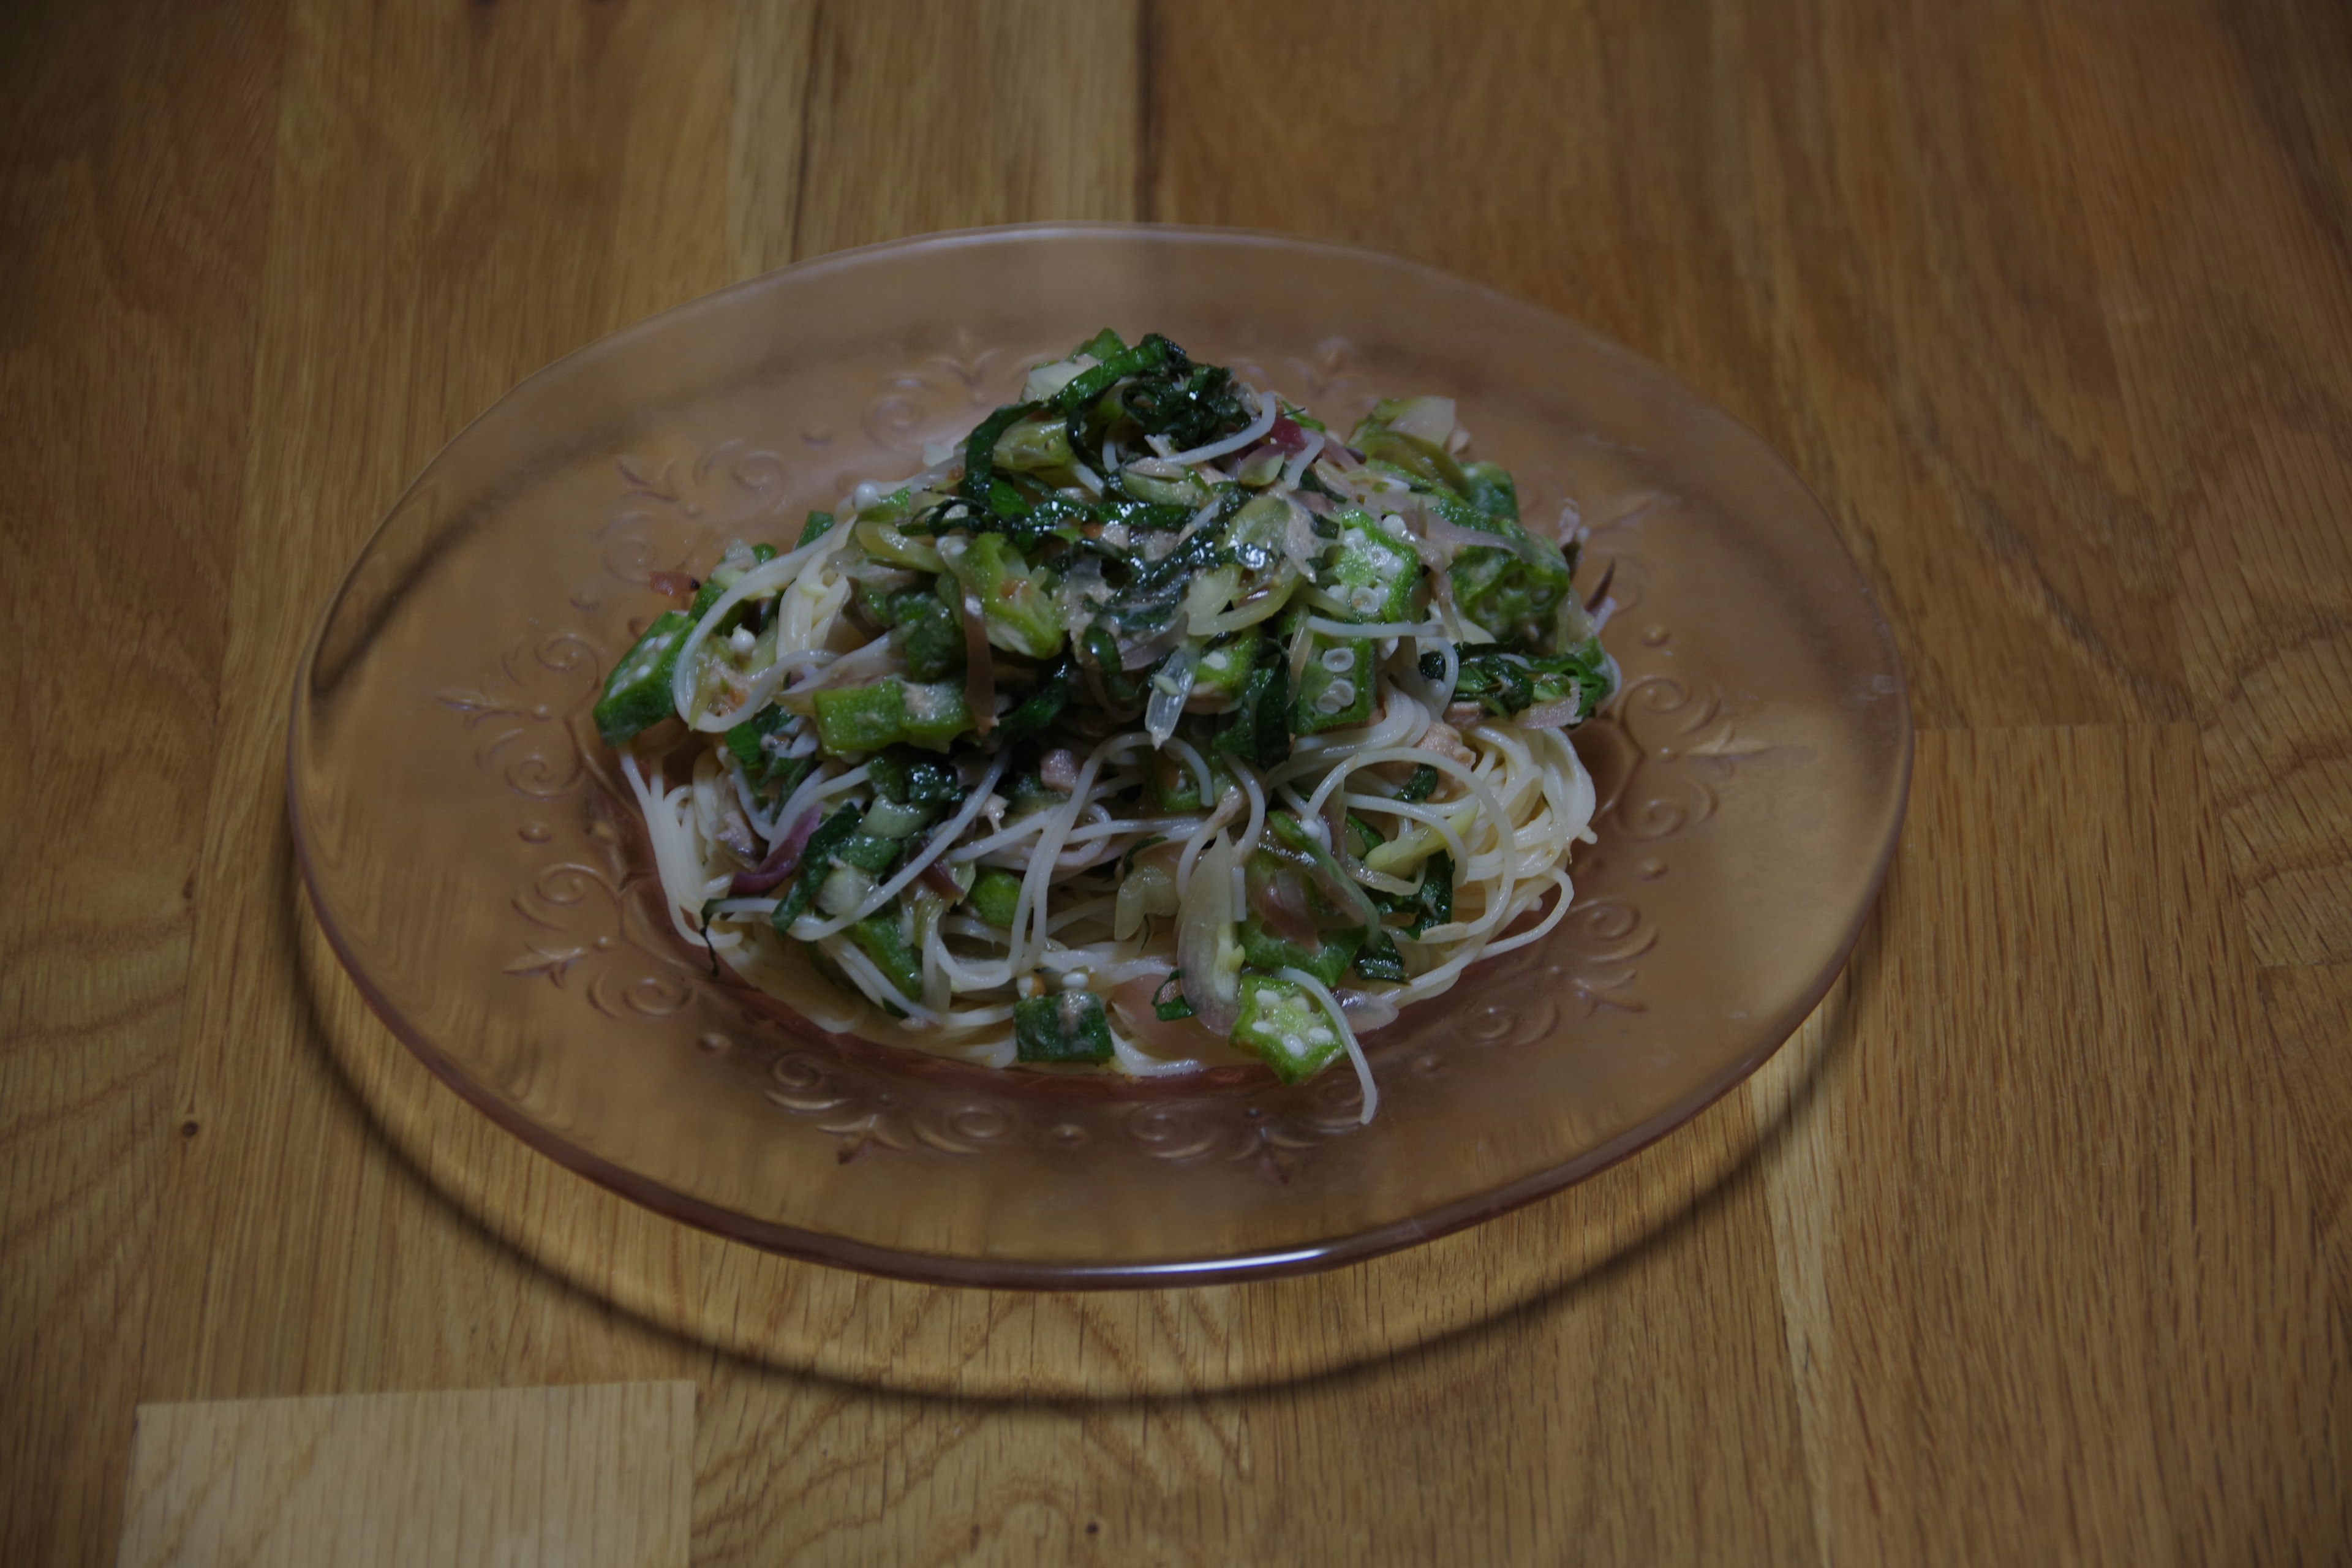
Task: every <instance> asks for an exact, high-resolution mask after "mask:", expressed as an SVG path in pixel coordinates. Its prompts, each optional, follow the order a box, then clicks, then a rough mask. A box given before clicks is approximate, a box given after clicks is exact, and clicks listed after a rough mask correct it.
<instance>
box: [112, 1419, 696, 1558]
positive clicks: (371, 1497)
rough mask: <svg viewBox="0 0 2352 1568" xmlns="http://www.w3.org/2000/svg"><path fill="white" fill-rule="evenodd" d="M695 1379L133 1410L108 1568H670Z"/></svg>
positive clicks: (680, 1537)
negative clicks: (126, 1474) (246, 1567)
mask: <svg viewBox="0 0 2352 1568" xmlns="http://www.w3.org/2000/svg"><path fill="white" fill-rule="evenodd" d="M693 1450H694V1385H693V1384H690V1383H625V1384H604V1385H603V1386H599V1387H587V1388H508V1389H479V1390H473V1391H468V1392H463V1393H451V1394H332V1395H327V1396H323V1397H320V1398H314V1399H231V1400H216V1401H210V1402H205V1403H200V1404H190V1405H142V1406H141V1407H140V1410H139V1431H138V1437H137V1440H136V1442H135V1443H134V1445H133V1447H132V1448H131V1487H130V1493H131V1496H130V1504H129V1517H128V1521H127V1523H126V1524H125V1526H124V1529H123V1532H122V1549H121V1552H120V1554H119V1555H118V1556H117V1557H116V1559H115V1561H116V1563H117V1564H118V1565H119V1568H199V1565H202V1564H210V1563H240V1564H250V1565H252V1568H298V1565H302V1564H309V1563H368V1564H381V1565H382V1568H408V1565H412V1564H413V1565H415V1568H428V1565H429V1568H467V1565H469V1564H475V1563H479V1564H484V1565H486V1568H487V1565H489V1564H499V1565H501V1568H509V1565H510V1568H541V1565H544V1568H599V1565H600V1564H610V1565H611V1568H659V1565H662V1564H670V1565H673V1568H685V1564H686V1562H687V1552H688V1540H689V1538H690V1533H691V1524H692V1520H693V1494H694V1471H693V1465H692V1458H693Z"/></svg>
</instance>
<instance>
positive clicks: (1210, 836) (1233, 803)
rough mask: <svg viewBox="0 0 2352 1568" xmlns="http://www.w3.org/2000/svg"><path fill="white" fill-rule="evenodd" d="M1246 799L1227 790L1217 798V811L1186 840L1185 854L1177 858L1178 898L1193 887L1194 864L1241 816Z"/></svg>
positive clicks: (1238, 793)
mask: <svg viewBox="0 0 2352 1568" xmlns="http://www.w3.org/2000/svg"><path fill="white" fill-rule="evenodd" d="M1245 798H1246V797H1245V796H1244V795H1243V794H1242V792H1241V791H1239V790H1237V789H1228V790H1226V791H1225V793H1224V794H1223V795H1219V796H1218V797H1217V809H1216V810H1214V811H1213V812H1211V813H1209V815H1208V816H1207V817H1205V818H1204V819H1203V820H1202V823H1201V826H1198V827H1196V828H1194V829H1193V830H1192V837H1189V838H1187V839H1185V840H1184V852H1183V853H1182V854H1181V855H1179V856H1177V857H1176V895H1177V897H1179V898H1181V897H1183V895H1184V890H1185V889H1187V888H1190V887H1191V886H1192V863H1193V862H1194V861H1195V860H1198V859H1199V858H1201V852H1202V850H1204V849H1206V848H1207V847H1209V846H1210V844H1211V843H1212V842H1213V841H1214V840H1215V838H1216V837H1217V835H1218V834H1219V833H1221V832H1223V830H1224V826H1225V824H1226V823H1228V822H1231V821H1232V820H1233V819H1234V817H1236V816H1240V815H1241V811H1242V804H1243V802H1244V799H1245Z"/></svg>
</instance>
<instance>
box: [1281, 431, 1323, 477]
mask: <svg viewBox="0 0 2352 1568" xmlns="http://www.w3.org/2000/svg"><path fill="white" fill-rule="evenodd" d="M1300 428H1301V429H1303V430H1305V431H1306V432H1307V445H1306V447H1304V448H1302V449H1301V450H1300V451H1299V452H1298V453H1297V455H1296V456H1294V457H1293V458H1291V459H1290V461H1289V462H1287V463H1286V464H1284V465H1283V468H1282V488H1283V489H1290V490H1295V489H1297V488H1298V481H1299V480H1301V479H1305V478H1306V477H1307V467H1308V465H1310V464H1312V463H1313V462H1314V461H1315V458H1316V456H1317V455H1318V453H1320V452H1321V451H1322V450H1323V441H1324V435H1323V432H1322V431H1320V430H1318V429H1316V428H1315V427H1314V426H1300Z"/></svg>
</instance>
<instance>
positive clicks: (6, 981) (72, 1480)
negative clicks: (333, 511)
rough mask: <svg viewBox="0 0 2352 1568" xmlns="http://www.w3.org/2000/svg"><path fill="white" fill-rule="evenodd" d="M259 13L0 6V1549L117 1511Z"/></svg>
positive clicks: (229, 501)
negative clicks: (4, 742) (1, 835)
mask: <svg viewBox="0 0 2352 1568" xmlns="http://www.w3.org/2000/svg"><path fill="white" fill-rule="evenodd" d="M277 73H278V7H277V6H276V5H270V4H266V3H265V4H254V5H239V6H214V7H205V8H201V9H198V8H191V7H185V6H174V5H134V4H107V5H80V6H73V7H63V6H51V7H47V8H46V9H42V8H37V7H29V6H16V7H9V8H8V9H7V11H6V13H5V16H0V149H5V155H0V410H5V414H6V417H5V419H0V464H5V468H6V470H7V472H8V475H9V479H10V483H9V489H8V496H7V500H6V501H5V503H0V540H5V552H6V558H7V560H8V563H9V564H8V566H7V568H6V569H5V571H0V668H5V670H6V671H7V672H8V674H7V677H6V678H5V680H0V725H5V729H6V731H7V733H8V735H9V736H10V737H11V744H9V745H8V746H6V747H5V748H0V818H5V821H6V822H7V824H8V831H7V833H6V835H5V840H0V887H5V889H7V893H6V896H5V899H0V1031H5V1034H0V1255H5V1267H0V1477H5V1478H6V1482H5V1486H0V1561H4V1562H7V1563H39V1562H54V1563H68V1562H84V1563H88V1562H96V1561H101V1560H102V1553H103V1552H104V1549H105V1543H106V1542H107V1541H108V1540H109V1538H110V1532H111V1530H112V1527H113V1521H115V1519H116V1518H118V1517H119V1515H120V1513H121V1477H122V1465H121V1457H122V1454H123V1452H124V1450H125V1447H127V1445H128V1442H129V1438H130V1420H131V1405H132V1404H133V1402H134V1401H135V1400H136V1398H137V1395H138V1384H139V1376H140V1371H139V1368H140V1358H141V1351H142V1346H141V1336H142V1329H143V1327H144V1324H145V1321H146V1317H147V1310H148V1302H149V1300H150V1291H151V1281H150V1274H149V1269H148V1254H149V1250H150V1248H151V1247H152V1243H153V1240H154V1237H155V1233H156V1226H157V1223H158V1206H159V1205H158V1201H157V1200H158V1194H159V1191H160V1187H161V1184H162V1182H163V1177H164V1174H165V1173H166V1172H167V1171H168V1169H169V1164H170V1145H171V1144H173V1143H175V1142H178V1141H179V1137H180V1131H179V1121H180V1118H179V1117H178V1116H176V1115H175V1114H174V1110H173V1100H172V1089H173V1081H172V1080H173V1058H172V1045H173V1040H174V1038H175V1037H176V1036H177V1034H178V1031H179V1026H180V1021H181V1012H182V999H183V994H184V981H185V975H186V971H187V966H188V962H189V951H190V946H191V942H192V941H193V938H194V931H195V929H196V925H197V921H198V920H199V919H200V915H201V910H202V909H203V907H204V900H205V889H203V888H202V886H201V885H200V882H199V879H198V878H197V876H196V869H197V849H198V845H199V842H200V839H201V837H202V831H203V823H204V811H205V797H204V781H205V777H206V775H207V773H209V771H210V767H211V762H212V758H213V754H214V741H213V734H212V720H213V715H214V711H215V707H216V705H217V703H218V701H219V697H220V687H219V675H220V666H221V658H222V652H223V647H224V644H225V642H226V637H227V635H228V631H227V626H226V620H225V617H224V616H223V613H222V612H223V597H224V592H225V589H226V582H227V570H228V559H229V546H230V537H229V535H230V526H231V524H230V520H232V519H233V518H234V517H235V516H236V510H237V505H238V496H239V491H240V486H241V482H242V478H243V475H242V465H241V457H240V455H241V453H242V450H243V447H244V441H245V436H246V430H247V404H248V395H249V391H250V387H251V382H252V365H253V344H254V332H255V319H256V314H257V309H258V303H259V294H260V284H261V269H262V247H261V240H262V235H263V233H264V230H265V228H266V226H267V221H268V198H269V172H270V165H271V142H270V137H269V134H268V124H269V121H270V118H271V115H272V114H273V112H274V107H275V103H276V94H277Z"/></svg>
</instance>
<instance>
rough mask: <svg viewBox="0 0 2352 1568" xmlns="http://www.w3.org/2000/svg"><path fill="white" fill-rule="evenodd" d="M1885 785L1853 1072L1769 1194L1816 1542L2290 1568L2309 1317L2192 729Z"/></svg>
mask: <svg viewBox="0 0 2352 1568" xmlns="http://www.w3.org/2000/svg"><path fill="white" fill-rule="evenodd" d="M1919 763H1920V765H1919V771H1918V774H1917V778H1918V784H1917V786H1916V791H1915V793H1914V796H1913V806H1912V816H1911V819H1910V823H1909V826H1908V828H1907V831H1906V840H1905V844H1904V847H1903V850H1902V852H1901V854H1900V855H1899V856H1898V858H1897V860H1896V864H1895V873H1894V876H1893V878H1892V879H1891V880H1890V882H1889V885H1888V888H1887V891H1886V895H1885V914H1884V918H1883V921H1882V935H1883V947H1882V949H1881V952H1879V953H1878V954H1876V955H1875V956H1874V961H1873V962H1872V963H1870V964H1869V965H1868V967H1867V968H1866V969H1864V972H1863V973H1864V975H1865V976H1866V978H1864V979H1861V980H1858V981H1857V984H1856V997H1855V1005H1856V1006H1857V1008H1858V1009H1860V1010H1861V1012H1862V1013H1863V1014H1864V1021H1863V1022H1862V1024H1861V1025H1860V1026H1859V1027H1858V1028H1857V1030H1856V1032H1855V1035H1854V1037H1853V1038H1854V1042H1855V1048H1854V1049H1853V1051H1852V1052H1851V1053H1850V1054H1849V1055H1848V1057H1847V1058H1845V1059H1844V1060H1842V1061H1839V1062H1837V1063H1836V1064H1835V1065H1834V1067H1833V1069H1832V1070H1831V1071H1829V1072H1827V1073H1826V1074H1825V1075H1824V1076H1823V1078H1822V1082H1821V1085H1820V1088H1819V1090H1818V1093H1817V1096H1816V1099H1815V1101H1814V1103H1813V1104H1811V1106H1809V1107H1808V1108H1807V1109H1806V1110H1805V1111H1804V1112H1803V1114H1802V1115H1801V1118H1800V1120H1799V1121H1798V1123H1797V1129H1798V1131H1797V1134H1796V1137H1795V1139H1794V1140H1793V1146H1792V1148H1791V1151H1790V1157H1789V1158H1788V1159H1787V1160H1786V1161H1785V1162H1782V1163H1779V1164H1778V1165H1776V1166H1775V1168H1774V1170H1773V1173H1772V1176H1771V1178H1770V1185H1771V1190H1772V1194H1773V1207H1774V1211H1775V1227H1776V1233H1777V1235H1778V1237H1779V1238H1780V1247H1781V1254H1782V1256H1781V1271H1780V1280H1781V1289H1782V1292H1783V1297H1784V1300H1785V1302H1786V1304H1787V1313H1788V1321H1789V1325H1790V1355H1791V1360H1792V1363H1793V1364H1794V1365H1796V1366H1797V1367H1798V1368H1799V1370H1800V1375H1801V1381H1802V1384H1803V1394H1804V1401H1803V1402H1804V1409H1805V1415H1806V1422H1805V1427H1806V1431H1805V1440H1806V1448H1807V1453H1808V1457H1809V1460H1810V1463H1811V1469H1812V1473H1813V1476H1814V1479H1815V1483H1816V1485H1817V1486H1818V1487H1820V1488H1821V1489H1822V1495H1821V1498H1820V1501H1819V1503H1818V1505H1817V1506H1818V1508H1819V1510H1820V1512H1821V1515H1822V1519H1823V1521H1824V1530H1823V1536H1824V1542H1825V1544H1826V1546H1827V1548H1828V1550H1829V1552H1830V1553H1831V1554H1832V1556H1833V1557H1852V1558H1853V1559H1854V1560H1856V1561H1863V1562H1874V1563H1909V1562H1930V1561H1948V1560H1952V1559H1954V1558H1958V1559H1960V1560H1965V1561H1979V1562H2025V1561H2050V1560H2053V1559H2055V1560H2077V1561H2079V1560H2098V1561H2128V1562H2134V1563H2166V1562H2188V1563H2197V1562H2221V1561H2237V1562H2249V1561H2278V1562H2291V1561H2315V1560H2320V1559H2322V1558H2325V1557H2326V1555H2328V1554H2329V1552H2330V1550H2331V1547H2330V1543H2331V1542H2334V1543H2336V1544H2340V1543H2341V1542H2342V1541H2343V1540H2345V1539H2346V1536H2345V1533H2344V1531H2345V1526H2346V1524H2347V1519H2352V1515H2347V1508H2352V1447H2347V1444H2352V1424H2347V1415H2352V1407H2347V1404H2346V1392H2347V1384H2346V1378H2345V1366H2346V1362H2345V1348H2346V1347H2345V1342H2344V1338H2343V1324H2342V1321H2341V1320H2340V1318H2339V1317H2338V1315H2337V1314H2336V1312H2335V1311H2334V1310H2333V1309H2332V1306H2331V1303H2330V1301H2329V1300H2328V1296H2327V1292H2326V1279H2325V1275H2324V1272H2323V1265H2322V1263H2321V1260H2320V1259H2319V1258H2318V1257H2317V1256H2316V1248H2315V1240H2314V1237H2313V1234H2312V1227H2311V1225H2310V1223H2309V1208H2310V1205H2311V1202H2312V1196H2311V1194H2312V1187H2311V1184H2310V1182H2309V1179H2308V1178H2307V1176H2306V1174H2305V1164H2304V1162H2303V1159H2302V1157H2301V1154H2300V1152H2299V1150H2298V1149H2297V1147H2296V1146H2295V1144H2294V1141H2293V1140H2292V1139H2283V1138H2281V1137H2280V1136H2279V1131H2280V1130H2281V1129H2282V1128H2283V1127H2284V1126H2285V1125H2287V1124H2288V1122H2289V1121H2290V1099H2289V1086H2288V1084H2287V1083H2286V1082H2285V1081H2284V1080H2283V1079H2282V1077H2281V1074H2280V1072H2279V1070H2278V1060H2277V1058H2275V1057H2274V1056H2273V1053H2272V1052H2271V1051H2269V1050H2268V1049H2266V1048H2265V1047H2264V1042H2263V1038H2262V1034H2261V1030H2260V1026H2259V1023H2258V1020H2257V1018H2256V1016H2255V1013H2254V1006H2255V1001H2256V998H2255V989H2254V976H2253V971H2252V964H2251V963H2250V962H2249V957H2248V953H2247V952H2246V948H2245V944H2244V942H2243V939H2242V934H2241V931H2240V930H2239V927H2238V925H2237V922H2236V921H2235V920H2234V919H2233V918H2232V915H2231V905H2230V901H2229V900H2228V897H2227V893H2228V889H2229V871H2228V866H2227V858H2226V855H2225V852H2224V851H2223V849H2222V847H2221V843H2220V842H2219V837H2220V836H2219V834H2218V832H2217V831H2216V829H2215V827H2214V826H2213V821H2212V816H2211V815H2210V797H2209V796H2208V795H2207V793H2206V790H2205V787H2204V784H2203V778H2202V759H2201V755H2200V749H2199V746H2198V742H2197V738H2196V735H2195V733H2194V731H2192V730H2190V729H2189V728H2188V727H2186V726H2174V727H2169V728H2166V729H2162V730H2154V731H2148V730H2072V731H2069V730H2053V731H1997V732H1991V733H1981V734H1967V735H1931V736H1928V737H1925V738H1923V743H1922V745H1921V748H1920V756H1919ZM1872 971H1874V972H1875V973H1871V972H1872Z"/></svg>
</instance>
